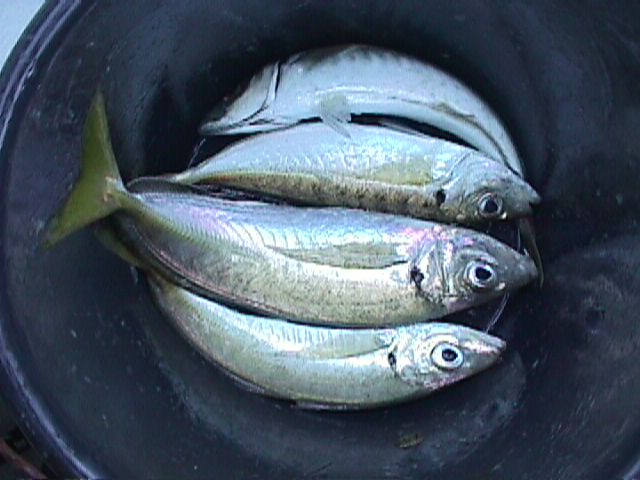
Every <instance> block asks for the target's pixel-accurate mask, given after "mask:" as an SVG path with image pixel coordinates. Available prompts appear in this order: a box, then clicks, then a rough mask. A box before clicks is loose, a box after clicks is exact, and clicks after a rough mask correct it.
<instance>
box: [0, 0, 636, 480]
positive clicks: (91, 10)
mask: <svg viewBox="0 0 640 480" xmlns="http://www.w3.org/2000/svg"><path fill="white" fill-rule="evenodd" d="M638 19H640V4H638V3H634V2H599V1H591V2H584V1H575V2H571V1H566V0H563V1H557V0H547V1H537V2H493V1H488V0H487V1H471V0H469V1H456V2H450V1H443V2H426V1H418V0H416V1H410V0H405V1H402V2H398V1H391V0H388V1H383V0H377V1H370V2H359V1H345V0H336V1H330V0H317V1H316V0H304V1H302V0H300V1H293V0H291V1H284V0H282V1H276V0H272V1H269V2H265V1H263V0H260V1H259V0H243V1H233V0H226V1H225V0H220V1H216V2H212V1H209V0H190V1H188V2H185V1H183V0H165V1H158V0H136V1H135V2H122V1H97V0H87V1H72V0H66V1H59V2H47V3H46V4H45V6H44V8H43V12H41V13H40V14H39V15H38V17H37V18H36V20H35V21H34V22H33V23H32V25H31V26H30V27H29V29H28V32H27V34H25V35H24V36H23V38H22V40H21V42H20V44H19V46H18V48H17V49H16V51H15V52H14V53H13V55H12V57H11V59H10V61H9V63H8V64H7V66H6V67H5V69H4V71H3V73H2V77H1V79H0V91H1V92H2V94H1V97H0V160H1V164H0V168H1V170H0V178H1V184H0V195H1V197H2V201H1V204H2V206H3V211H2V222H1V225H2V227H1V232H0V246H1V248H2V267H1V273H2V282H1V283H0V285H1V293H2V296H1V297H0V298H1V301H0V307H1V308H0V356H1V358H0V360H1V365H2V369H1V372H0V379H1V383H2V388H3V391H4V392H5V393H6V395H7V397H8V399H9V400H10V402H11V404H12V405H13V408H14V410H15V412H16V413H17V414H18V415H19V418H20V420H21V424H22V426H23V427H24V428H25V429H26V431H27V433H28V435H29V436H30V438H31V439H32V440H33V442H34V443H35V444H36V446H37V447H38V448H39V449H41V450H42V451H44V452H45V454H46V455H48V457H49V458H50V461H51V462H52V464H53V466H54V467H55V468H56V469H57V471H59V473H60V474H61V475H74V476H83V477H102V478H105V477H123V478H143V477H144V478H197V477H203V478H225V479H227V478H229V479H230V478H260V479H270V478H273V479H281V478H353V479H362V478H419V479H425V478H429V479H432V478H456V479H458V480H465V479H486V478H519V479H541V480H550V479H563V480H564V479H574V478H575V479H578V478H579V479H597V480H601V479H609V478H628V479H630V478H634V473H633V472H634V468H635V469H636V470H638V463H637V462H638V459H639V458H640V362H639V361H638V356H640V328H639V325H640V323H639V320H638V317H639V316H640V295H638V292H640V275H639V272H640V251H639V246H640V236H639V234H640V226H639V225H638V218H639V212H640V188H639V187H640V182H639V178H640V156H639V154H638V152H639V151H640V135H639V134H638V132H640V88H639V86H638V85H639V80H640V21H639V20H638ZM345 43H366V44H373V45H379V46H383V47H389V48H392V49H395V50H398V51H400V52H404V53H407V54H411V55H415V56H417V57H419V58H421V59H424V60H425V61H427V62H430V63H433V64H435V65H438V66H440V67H442V68H443V69H445V70H447V71H449V72H450V73H452V74H453V75H455V76H457V77H458V78H460V79H461V80H463V81H464V82H466V83H467V84H468V85H470V86H471V87H472V88H473V89H474V90H476V91H477V92H478V93H479V94H480V95H481V96H483V97H484V98H485V99H486V101H487V102H489V103H490V104H491V105H492V106H493V108H494V109H495V110H496V111H497V112H498V114H499V115H500V116H501V118H502V119H503V121H504V123H505V124H506V125H507V126H508V129H509V131H510V133H511V135H512V138H513V139H514V141H515V143H516V145H517V147H518V149H519V151H520V153H521V156H522V158H523V159H524V161H525V163H526V165H525V167H526V173H527V178H528V180H529V181H530V182H531V183H532V184H533V185H534V187H535V188H536V189H537V190H538V191H539V192H540V193H541V194H542V197H543V199H544V200H543V203H542V205H541V206H540V207H539V208H537V210H536V215H535V223H536V228H537V232H538V241H539V246H540V251H541V253H542V256H543V259H544V262H545V267H546V281H545V284H544V286H543V288H538V287H537V286H530V287H528V288H527V289H525V290H522V291H520V292H518V293H517V294H516V295H514V296H513V298H512V300H511V302H510V303H509V305H508V306H507V309H506V311H505V314H504V316H503V318H502V319H501V323H500V325H499V327H498V334H500V335H502V336H504V337H505V338H506V339H507V340H508V341H509V351H508V353H507V355H506V356H505V358H504V360H503V361H502V362H501V363H500V364H499V365H497V366H496V367H495V368H492V369H491V370H488V371H487V372H485V373H483V374H481V375H478V376H476V377H474V378H472V379H470V380H468V381H465V382H463V383H461V384H460V385H457V386H455V387H453V388H450V389H448V390H446V391H443V392H441V393H438V394H436V395H433V396H431V397H427V398H425V399H423V400H420V401H416V402H412V403H409V404H405V405H400V406H395V407H389V408H386V409H378V410H373V411H366V412H358V413H317V412H309V411H304V410H300V409H296V408H292V407H291V406H290V405H289V404H288V403H286V402H282V401H276V400H272V399H269V398H263V397H260V396H256V395H253V394H251V393H249V392H246V391H244V390H242V389H240V388H238V387H237V386H236V385H235V384H234V383H233V382H232V381H231V380H229V379H228V378H227V377H225V376H224V375H223V374H221V373H220V372H218V370H216V369H215V368H214V367H212V366H210V365H209V364H207V363H206V362H205V361H204V360H203V359H202V358H201V357H200V356H199V355H198V354H196V353H195V352H194V351H193V350H192V349H191V348H190V347H189V346H188V345H187V344H186V342H185V341H184V340H183V339H182V338H181V337H180V336H179V335H178V334H177V333H176V332H175V331H174V330H173V329H172V328H171V327H170V326H169V325H168V323H167V322H166V321H165V320H164V319H163V318H162V316H161V315H160V314H159V312H158V311H157V309H156V308H155V307H154V305H153V303H152V302H151V300H150V296H149V292H148V289H147V285H146V283H145V282H144V280H143V279H142V278H138V276H137V274H136V272H135V271H134V270H132V269H131V268H129V267H128V266H127V265H126V264H124V263H123V262H121V261H119V260H118V259H116V258H115V257H114V256H113V255H111V254H110V253H109V252H107V251H106V250H105V249H104V248H102V247H101V245H100V244H99V243H98V241H97V240H96V239H95V237H94V236H93V235H92V234H91V232H90V231H88V230H85V231H83V232H81V233H79V234H77V235H74V236H73V237H72V238H70V239H68V240H66V241H65V242H63V243H62V244H60V245H59V246H57V247H56V248H55V249H53V250H51V251H49V252H43V251H42V250H41V249H40V247H39V244H40V242H41V240H42V231H43V227H44V225H45V224H46V222H47V220H48V219H49V218H50V217H51V216H52V215H53V213H54V212H55V211H56V209H57V208H59V206H60V205H61V202H62V201H63V199H64V198H65V196H66V194H67V192H68V190H69V188H70V186H71V185H72V183H73V181H74V179H75V178H76V175H77V173H78V167H79V158H80V139H81V132H82V128H83V123H84V120H85V117H86V113H87V109H88V106H89V102H90V100H91V98H92V96H93V95H94V93H95V92H96V88H97V87H98V85H102V87H103V90H104V92H105V95H106V99H107V109H108V112H109V117H110V122H111V126H112V130H113V131H112V133H113V136H114V144H115V150H116V155H117V158H118V161H119V163H120V166H121V168H122V171H123V174H124V176H125V177H126V178H127V179H131V178H134V177H136V176H138V175H141V174H154V173H161V172H168V171H172V170H178V169H181V168H183V167H184V166H185V165H186V162H187V161H188V159H189V158H190V157H191V155H192V152H193V148H194V146H196V145H197V143H198V137H197V126H198V122H199V121H200V120H201V119H202V118H203V116H204V114H205V113H206V111H207V110H208V109H209V108H210V107H212V106H213V105H214V104H215V102H216V101H217V100H219V99H220V98H221V97H222V96H223V95H224V94H226V93H228V92H230V91H232V90H233V89H234V87H235V86H236V85H237V84H238V83H240V82H241V81H243V80H244V79H246V78H247V77H248V76H249V75H251V74H252V73H253V72H254V71H255V70H257V69H258V68H259V67H261V66H262V65H264V64H266V63H268V62H271V61H274V60H276V59H279V58H283V57H285V56H287V55H289V54H292V53H294V52H297V51H301V50H305V49H309V48H315V47H321V46H328V45H337V44H345ZM636 475H637V474H636Z"/></svg>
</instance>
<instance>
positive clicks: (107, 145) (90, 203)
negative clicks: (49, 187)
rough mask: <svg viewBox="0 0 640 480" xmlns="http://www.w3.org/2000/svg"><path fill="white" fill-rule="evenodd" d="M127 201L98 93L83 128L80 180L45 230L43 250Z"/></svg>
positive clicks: (103, 216)
mask: <svg viewBox="0 0 640 480" xmlns="http://www.w3.org/2000/svg"><path fill="white" fill-rule="evenodd" d="M129 197H130V194H129V193H128V192H127V190H126V188H125V186H124V184H123V182H122V178H121V177H120V172H119V171H118V165H117V164H116V160H115V156H114V154H113V149H112V147H111V138H110V135H109V125H108V122H107V115H106V112H105V105H104V98H103V96H102V93H101V92H100V91H98V93H96V95H95V97H94V99H93V102H92V103H91V108H90V110H89V115H88V117H87V122H86V124H85V129H84V136H83V150H82V166H81V168H80V176H79V178H78V180H77V182H76V184H75V185H74V186H73V189H72V190H71V193H70V194H69V197H68V198H67V201H66V203H65V204H64V205H63V207H62V208H61V209H60V211H59V212H58V213H57V214H56V216H55V217H54V218H53V219H52V220H51V221H50V223H49V226H48V227H47V232H46V236H45V240H44V246H45V248H48V247H51V246H52V245H54V244H56V243H58V242H59V241H60V240H62V239H63V238H65V237H67V236H68V235H70V234H71V233H73V232H75V231H76V230H79V229H81V228H83V227H85V226H87V225H89V224H91V223H93V222H95V221H97V220H100V219H102V218H105V217H107V216H109V215H110V214H111V213H113V212H115V211H116V210H118V209H120V208H121V207H122V206H123V204H124V203H125V201H126V200H127V199H128V198H129Z"/></svg>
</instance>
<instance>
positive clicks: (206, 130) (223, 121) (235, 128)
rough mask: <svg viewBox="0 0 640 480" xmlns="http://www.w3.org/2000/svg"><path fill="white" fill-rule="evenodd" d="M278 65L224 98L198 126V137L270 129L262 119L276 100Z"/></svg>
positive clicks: (264, 71) (264, 70)
mask: <svg viewBox="0 0 640 480" xmlns="http://www.w3.org/2000/svg"><path fill="white" fill-rule="evenodd" d="M277 79H278V64H277V63H273V64H270V65H267V66H266V67H264V68H263V69H262V70H261V71H260V72H258V73H257V74H255V75H254V76H253V77H252V78H251V79H250V80H249V82H248V83H244V84H242V85H240V86H239V87H238V88H237V89H236V90H235V92H234V93H233V94H231V95H228V96H226V97H224V98H223V99H222V100H221V101H220V103H218V105H216V107H215V108H214V109H213V110H211V111H210V112H209V114H208V115H207V116H206V118H205V120H204V122H203V123H202V124H201V125H200V134H201V135H216V134H221V133H223V134H233V133H251V132H257V131H264V130H269V128H268V125H265V120H264V119H263V118H262V116H263V114H264V113H265V111H266V110H267V109H268V108H269V106H270V105H271V103H272V102H273V100H274V98H275V90H276V84H277Z"/></svg>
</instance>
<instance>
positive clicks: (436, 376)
mask: <svg viewBox="0 0 640 480" xmlns="http://www.w3.org/2000/svg"><path fill="white" fill-rule="evenodd" d="M505 348H506V343H505V342H504V341H503V340H502V339H500V338H498V337H495V336H493V335H489V334H488V333H484V332H481V331H479V330H474V329H472V328H469V327H465V326H463V325H457V324H451V323H437V322H433V323H424V324H416V325H412V326H410V327H405V329H404V331H403V334H402V335H401V336H400V337H399V339H398V342H397V343H396V345H395V348H394V349H393V350H392V351H391V353H390V354H389V362H390V365H391V367H392V369H393V370H394V373H395V374H396V375H398V377H400V378H401V379H402V380H403V381H405V382H407V383H409V384H410V385H414V386H420V387H423V388H425V389H427V390H429V391H434V390H437V389H440V388H442V387H444V386H446V385H450V384H452V383H455V382H458V381H460V380H463V379H465V378H467V377H469V376H471V375H473V374H475V373H477V372H480V371H481V370H484V369H485V368H488V367H490V366H491V365H493V364H494V363H495V362H496V361H497V360H498V359H499V358H500V355H501V354H502V352H503V351H504V350H505Z"/></svg>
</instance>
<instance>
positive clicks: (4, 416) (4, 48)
mask: <svg viewBox="0 0 640 480" xmlns="http://www.w3.org/2000/svg"><path fill="white" fill-rule="evenodd" d="M43 3H44V0H0V67H4V63H5V62H6V60H7V58H8V57H9V54H10V53H11V50H12V49H13V47H14V46H15V44H16V42H17V41H18V39H19V38H20V35H21V34H22V32H23V31H24V29H25V28H26V26H27V25H28V24H29V22H30V21H31V19H32V18H33V16H34V15H35V14H36V12H37V11H38V8H40V6H41V5H42V4H43ZM0 436H2V438H4V440H6V441H7V442H8V443H9V444H10V445H11V447H12V448H14V449H15V450H16V451H17V452H19V453H20V454H21V455H22V456H23V457H24V458H25V459H26V460H28V461H29V462H31V463H33V464H34V465H35V466H36V467H38V468H40V469H41V470H42V469H43V468H42V459H40V458H39V456H38V454H37V453H36V452H35V451H34V450H33V449H32V448H30V446H29V445H28V444H27V442H26V441H25V439H24V437H23V436H22V434H21V432H20V431H19V430H18V429H17V428H16V426H15V422H14V421H13V419H12V418H11V416H10V414H9V413H8V411H7V409H6V407H5V405H4V403H2V401H0ZM45 471H46V470H45ZM47 473H48V472H47ZM21 477H24V474H22V473H21V472H19V471H17V470H15V469H14V468H12V467H11V466H10V465H7V464H6V463H5V462H4V461H3V460H2V459H0V480H9V479H15V478H21Z"/></svg>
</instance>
